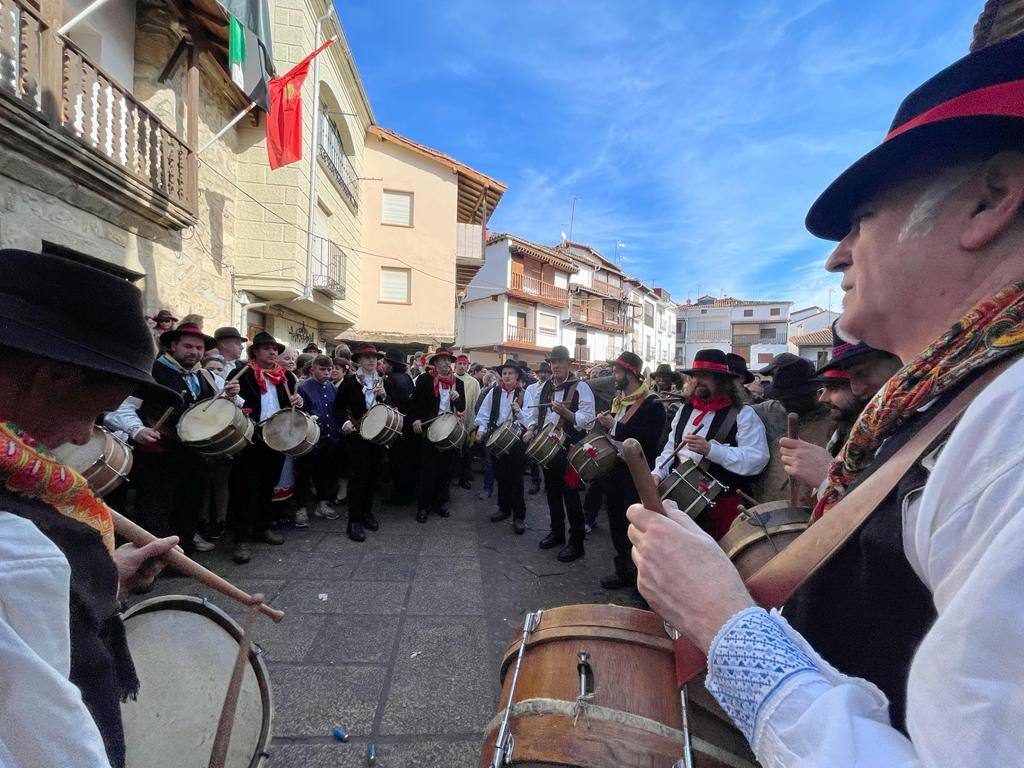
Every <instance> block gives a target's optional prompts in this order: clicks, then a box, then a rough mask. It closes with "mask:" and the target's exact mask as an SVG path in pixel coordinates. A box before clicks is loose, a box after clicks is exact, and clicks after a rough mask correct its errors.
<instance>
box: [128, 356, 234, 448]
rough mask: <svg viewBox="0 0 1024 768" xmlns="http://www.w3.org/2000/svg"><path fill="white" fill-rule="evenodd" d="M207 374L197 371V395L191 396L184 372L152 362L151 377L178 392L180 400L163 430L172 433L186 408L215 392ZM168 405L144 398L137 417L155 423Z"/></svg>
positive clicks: (146, 422)
mask: <svg viewBox="0 0 1024 768" xmlns="http://www.w3.org/2000/svg"><path fill="white" fill-rule="evenodd" d="M209 375H210V374H208V373H205V372H201V373H199V397H193V395H192V393H191V392H190V391H189V388H188V384H186V383H185V374H183V373H182V372H181V371H178V370H175V369H173V368H168V367H167V366H166V365H164V364H163V363H161V362H160V361H159V360H157V361H156V362H154V363H153V378H154V379H156V382H157V383H158V384H162V385H163V386H165V387H167V388H168V389H170V390H171V391H172V392H177V393H179V394H180V395H181V400H182V402H181V405H178V406H176V407H175V409H174V413H172V414H171V416H170V418H169V419H167V421H165V422H164V429H163V431H164V432H166V433H167V434H171V435H173V434H174V428H175V427H176V426H177V425H178V419H180V418H181V414H183V413H184V412H185V409H186V408H188V407H189V406H190V405H192V404H193V403H195V402H196V401H198V400H205V399H207V398H209V397H214V396H215V395H216V394H217V392H216V390H214V388H213V386H212V385H211V384H210V381H209V379H208V378H207V376H209ZM168 407H170V406H169V404H163V403H160V402H159V401H155V400H152V399H147V400H144V401H143V403H142V405H141V406H139V418H140V419H141V420H142V423H143V424H146V425H151V424H155V423H156V422H157V421H159V420H160V417H161V416H163V414H164V410H165V409H166V408H168ZM171 444H173V443H171ZM164 447H166V446H164Z"/></svg>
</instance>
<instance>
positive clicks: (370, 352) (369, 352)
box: [350, 344, 385, 363]
mask: <svg viewBox="0 0 1024 768" xmlns="http://www.w3.org/2000/svg"><path fill="white" fill-rule="evenodd" d="M360 357H375V358H377V359H378V360H383V359H384V358H385V354H384V353H383V352H381V351H380V350H379V349H377V348H376V347H375V346H374V345H373V344H358V345H356V346H355V347H354V348H353V349H352V357H351V358H350V359H351V360H352V362H353V363H357V362H359V358H360Z"/></svg>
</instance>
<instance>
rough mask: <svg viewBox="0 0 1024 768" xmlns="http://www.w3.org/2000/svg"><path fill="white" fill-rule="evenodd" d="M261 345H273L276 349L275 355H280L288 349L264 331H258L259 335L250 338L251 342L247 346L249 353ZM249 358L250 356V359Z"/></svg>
mask: <svg viewBox="0 0 1024 768" xmlns="http://www.w3.org/2000/svg"><path fill="white" fill-rule="evenodd" d="M262 344H273V345H274V346H275V347H277V354H279V355H280V354H282V353H283V352H284V351H285V350H286V349H288V347H286V346H285V345H284V344H282V343H281V342H279V341H278V340H277V339H275V338H274V337H273V336H271V335H270V334H269V333H267V332H266V331H260V332H259V333H257V334H256V335H255V336H253V337H252V342H251V343H250V344H249V351H250V352H251V351H252V350H254V349H256V347H258V346H260V345H262ZM251 357H252V356H251V355H250V358H251Z"/></svg>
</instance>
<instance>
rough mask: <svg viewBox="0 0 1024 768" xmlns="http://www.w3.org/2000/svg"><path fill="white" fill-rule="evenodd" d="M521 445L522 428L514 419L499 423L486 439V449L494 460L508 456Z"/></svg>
mask: <svg viewBox="0 0 1024 768" xmlns="http://www.w3.org/2000/svg"><path fill="white" fill-rule="evenodd" d="M522 444H523V426H522V424H520V423H519V422H518V421H516V420H515V419H508V420H506V421H503V422H501V424H499V425H498V426H497V427H495V428H494V431H493V432H491V436H490V437H488V438H487V447H488V448H489V449H490V451H491V453H492V454H493V455H494V456H495V458H499V459H500V458H501V457H502V456H505V455H506V454H508V453H509V452H510V451H511V450H512V449H513V448H515V447H516V446H520V445H522Z"/></svg>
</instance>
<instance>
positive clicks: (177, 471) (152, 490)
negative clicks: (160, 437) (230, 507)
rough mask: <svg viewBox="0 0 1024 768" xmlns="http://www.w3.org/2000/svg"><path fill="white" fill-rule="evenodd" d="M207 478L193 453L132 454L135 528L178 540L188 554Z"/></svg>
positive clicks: (205, 470)
mask: <svg viewBox="0 0 1024 768" xmlns="http://www.w3.org/2000/svg"><path fill="white" fill-rule="evenodd" d="M207 475H208V470H207V466H206V462H205V461H203V458H202V457H201V456H200V455H199V454H198V453H196V452H195V451H190V450H187V449H184V448H176V449H172V450H167V451H136V452H135V454H134V456H133V463H132V471H131V479H132V483H133V485H134V486H135V489H136V495H135V516H136V518H137V519H138V522H139V525H141V526H142V527H143V528H145V529H146V530H148V531H149V532H150V533H152V534H153V535H155V536H161V537H162V536H171V535H174V536H178V537H179V538H180V539H181V548H182V549H184V550H186V551H191V549H192V537H193V536H194V535H195V533H196V531H197V530H198V528H199V516H200V513H201V511H202V508H203V490H204V489H205V487H206V483H207Z"/></svg>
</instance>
